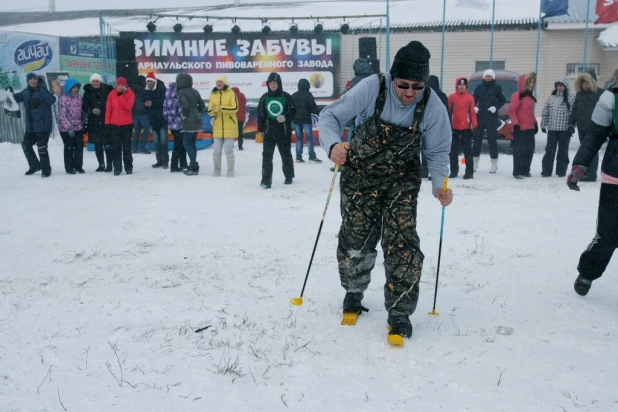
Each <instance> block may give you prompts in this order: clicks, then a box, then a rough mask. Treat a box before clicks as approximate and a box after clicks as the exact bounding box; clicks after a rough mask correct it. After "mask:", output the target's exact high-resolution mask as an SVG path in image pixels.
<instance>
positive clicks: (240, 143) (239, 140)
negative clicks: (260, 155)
mask: <svg viewBox="0 0 618 412" xmlns="http://www.w3.org/2000/svg"><path fill="white" fill-rule="evenodd" d="M244 127H245V123H244V122H241V121H238V148H239V149H242V142H243V140H242V139H243V136H242V129H243V128H244Z"/></svg>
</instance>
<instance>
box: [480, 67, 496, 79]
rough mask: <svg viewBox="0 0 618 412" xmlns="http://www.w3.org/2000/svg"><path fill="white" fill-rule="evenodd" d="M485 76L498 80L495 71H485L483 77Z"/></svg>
mask: <svg viewBox="0 0 618 412" xmlns="http://www.w3.org/2000/svg"><path fill="white" fill-rule="evenodd" d="M485 76H491V78H492V79H495V78H496V72H494V71H493V70H491V69H487V70H485V72H484V73H483V77H485Z"/></svg>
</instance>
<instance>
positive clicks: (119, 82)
mask: <svg viewBox="0 0 618 412" xmlns="http://www.w3.org/2000/svg"><path fill="white" fill-rule="evenodd" d="M116 86H124V87H129V84H128V83H127V79H125V78H124V77H119V78H117V79H116Z"/></svg>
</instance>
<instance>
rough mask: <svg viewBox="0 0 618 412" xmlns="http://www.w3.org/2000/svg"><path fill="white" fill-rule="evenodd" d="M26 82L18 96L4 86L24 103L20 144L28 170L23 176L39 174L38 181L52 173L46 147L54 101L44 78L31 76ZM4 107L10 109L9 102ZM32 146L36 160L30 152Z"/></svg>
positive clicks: (28, 75) (28, 76) (16, 98)
mask: <svg viewBox="0 0 618 412" xmlns="http://www.w3.org/2000/svg"><path fill="white" fill-rule="evenodd" d="M26 80H27V82H28V87H26V88H25V89H24V90H22V91H21V92H19V93H15V94H13V92H14V91H13V88H12V87H11V86H7V88H6V91H7V93H9V94H11V95H13V98H14V99H15V101H16V102H17V103H23V104H24V106H25V108H26V110H25V111H26V118H25V126H26V133H25V134H24V140H23V142H22V143H21V147H22V149H23V151H24V155H25V156H26V160H27V161H28V166H29V168H28V171H27V172H26V175H33V174H35V173H36V172H38V171H39V170H40V171H41V177H49V176H50V175H51V170H52V169H51V164H50V162H49V152H48V149H47V143H48V142H49V135H50V134H51V132H52V106H53V104H54V103H56V98H55V97H54V95H52V94H51V93H50V92H49V90H48V89H47V85H46V84H45V78H44V77H43V76H37V75H36V73H33V72H30V73H28V74H27V75H26ZM5 104H7V105H9V106H10V105H11V104H12V102H11V101H10V99H7V101H6V103H5ZM35 144H36V146H37V152H38V153H39V157H37V156H36V153H34V150H33V149H32V146H34V145H35Z"/></svg>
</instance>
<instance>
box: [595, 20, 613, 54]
mask: <svg viewBox="0 0 618 412" xmlns="http://www.w3.org/2000/svg"><path fill="white" fill-rule="evenodd" d="M598 41H599V43H600V44H601V47H603V48H604V49H615V48H618V24H615V25H613V26H611V27H609V28H607V29H605V30H603V32H601V34H600V35H599V39H598Z"/></svg>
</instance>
